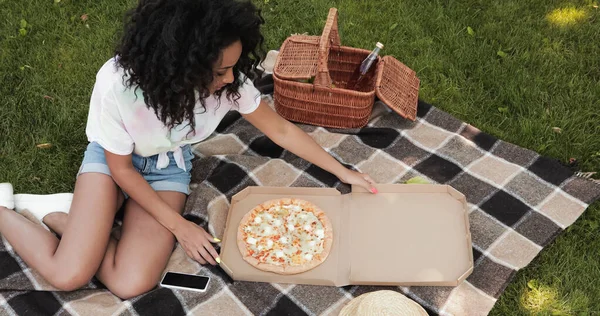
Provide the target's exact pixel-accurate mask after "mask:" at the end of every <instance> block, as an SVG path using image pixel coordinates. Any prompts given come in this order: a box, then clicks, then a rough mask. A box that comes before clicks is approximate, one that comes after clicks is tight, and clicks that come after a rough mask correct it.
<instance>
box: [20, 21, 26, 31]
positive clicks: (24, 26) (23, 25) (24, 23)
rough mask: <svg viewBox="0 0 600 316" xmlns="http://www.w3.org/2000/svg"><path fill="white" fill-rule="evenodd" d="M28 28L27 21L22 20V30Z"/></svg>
mask: <svg viewBox="0 0 600 316" xmlns="http://www.w3.org/2000/svg"><path fill="white" fill-rule="evenodd" d="M26 27H27V21H26V20H25V19H21V28H22V29H24V28H26Z"/></svg>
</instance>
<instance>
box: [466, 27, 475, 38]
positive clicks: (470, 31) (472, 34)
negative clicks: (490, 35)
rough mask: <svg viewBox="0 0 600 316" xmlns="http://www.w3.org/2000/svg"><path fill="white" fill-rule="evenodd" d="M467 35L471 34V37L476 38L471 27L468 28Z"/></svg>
mask: <svg viewBox="0 0 600 316" xmlns="http://www.w3.org/2000/svg"><path fill="white" fill-rule="evenodd" d="M467 33H469V35H471V36H475V31H473V29H472V28H471V27H470V26H467Z"/></svg>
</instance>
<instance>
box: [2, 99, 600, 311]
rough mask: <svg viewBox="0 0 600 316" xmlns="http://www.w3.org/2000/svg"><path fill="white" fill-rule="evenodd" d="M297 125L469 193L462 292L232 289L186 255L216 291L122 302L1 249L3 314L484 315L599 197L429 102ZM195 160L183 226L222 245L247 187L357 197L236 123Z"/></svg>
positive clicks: (354, 155)
mask: <svg viewBox="0 0 600 316" xmlns="http://www.w3.org/2000/svg"><path fill="white" fill-rule="evenodd" d="M267 99H268V100H270V98H268V97H267ZM299 126H300V127H301V128H302V129H304V130H305V131H306V132H308V133H309V134H310V135H311V136H312V137H313V138H314V139H315V140H316V141H317V142H318V143H319V144H320V145H322V146H323V147H324V148H326V149H327V151H329V152H330V153H331V154H332V155H334V156H335V157H336V158H337V159H339V160H340V161H341V162H342V163H344V164H345V165H347V166H349V167H352V168H356V169H359V170H361V171H363V172H366V173H368V174H370V175H371V176H372V177H373V178H374V179H375V180H376V181H377V182H379V183H402V182H404V181H406V180H407V179H410V178H412V177H414V176H421V177H424V178H427V179H429V180H430V181H431V182H434V183H441V184H450V185H451V186H453V187H454V188H456V189H458V190H459V191H461V192H462V193H464V194H465V196H466V197H467V200H468V207H469V213H470V215H469V220H470V229H471V233H472V239H473V253H474V258H475V260H476V261H475V269H474V271H473V273H472V275H471V276H469V278H468V279H467V280H466V281H465V282H463V283H462V284H460V285H459V286H457V287H409V288H407V287H381V286H346V287H341V288H336V287H325V286H306V285H288V284H269V283H253V282H233V280H231V279H230V278H229V277H228V276H227V275H226V274H225V273H224V272H223V271H222V270H221V269H220V268H218V267H211V266H199V265H198V264H196V263H194V262H192V261H191V260H190V259H188V258H187V257H186V255H185V254H184V252H183V251H182V249H181V248H179V247H177V248H176V249H175V251H174V253H173V255H172V257H171V260H170V262H169V265H168V267H167V270H174V271H180V272H188V273H200V274H203V275H209V276H211V277H212V280H211V284H210V287H209V289H208V290H207V292H205V293H195V292H189V291H177V290H175V291H172V290H169V289H160V288H157V289H156V290H154V291H152V292H150V293H147V294H145V295H142V296H140V297H137V298H135V299H132V300H129V301H121V300H119V299H117V298H116V297H115V296H113V295H111V294H110V293H109V292H108V291H106V290H105V289H104V288H103V286H102V285H101V284H99V283H97V282H95V281H93V282H92V283H90V284H89V285H88V286H87V287H86V288H85V289H81V290H78V291H75V292H71V293H65V292H56V291H52V288H51V287H49V286H48V284H47V283H46V282H45V281H44V280H43V279H41V278H40V277H39V275H37V273H36V272H35V271H32V270H30V269H28V268H27V267H26V265H25V264H24V263H23V262H22V261H21V259H20V258H18V256H16V255H15V254H14V253H13V252H12V250H11V248H10V245H8V243H7V242H6V241H5V240H3V243H2V244H0V314H2V315H4V314H7V315H52V314H54V315H115V314H117V315H183V314H201V315H336V314H337V313H338V312H339V311H340V310H341V308H342V307H343V306H344V305H345V304H346V303H347V302H349V301H350V300H351V299H352V298H353V297H356V296H359V295H361V294H363V293H367V292H371V291H375V290H381V289H391V290H395V291H399V292H402V293H404V294H405V295H407V296H408V297H410V298H412V299H413V300H415V301H417V302H418V303H419V304H421V305H422V306H423V307H424V308H425V309H426V310H427V311H428V312H429V313H430V314H433V315H436V314H440V315H486V314H487V313H488V312H489V311H490V310H491V309H492V307H493V306H494V303H495V302H496V300H497V298H498V297H499V296H500V294H501V293H502V292H503V290H504V289H505V287H506V286H507V285H508V283H509V282H510V281H511V280H512V278H513V277H514V275H515V273H516V271H517V270H519V269H521V268H523V267H525V266H527V265H528V264H529V263H530V262H531V260H532V259H533V258H534V257H535V256H536V255H537V254H538V253H539V252H540V251H541V250H542V249H543V247H545V246H546V245H548V243H550V242H551V241H552V240H554V239H555V238H556V236H557V235H558V234H560V233H561V232H562V231H563V230H564V229H565V228H567V227H568V226H569V225H571V224H572V223H573V222H574V221H575V220H576V219H577V218H578V217H579V216H580V215H581V214H582V213H583V212H584V210H585V209H586V208H587V207H588V205H589V204H590V203H592V202H593V201H595V200H596V199H597V198H598V197H599V196H600V185H598V184H597V183H594V182H592V181H590V180H587V179H583V178H580V177H577V176H575V175H574V174H573V172H572V171H571V170H569V169H568V168H566V167H564V166H562V165H560V164H559V163H558V162H556V161H553V160H551V159H549V158H546V157H542V156H539V155H538V154H536V153H535V152H532V151H529V150H526V149H523V148H520V147H518V146H515V145H512V144H510V143H507V142H504V141H502V140H498V139H495V138H494V137H492V136H490V135H487V134H485V133H482V132H480V131H479V130H478V129H476V128H475V127H473V126H471V125H469V124H466V123H463V122H461V121H460V120H458V119H456V118H454V117H452V116H451V115H449V114H447V113H445V112H443V111H441V110H439V109H437V108H435V107H433V106H430V105H428V104H426V103H420V104H419V111H418V119H417V121H416V122H410V121H407V120H404V119H402V118H400V117H399V116H398V115H396V114H395V113H393V112H390V111H389V110H387V109H386V107H385V106H384V105H383V104H381V103H377V104H376V107H375V109H374V113H373V117H372V119H371V121H370V123H369V125H368V127H365V128H362V129H356V130H336V129H325V128H319V127H314V126H309V125H299ZM194 150H195V153H196V154H197V155H198V158H197V159H196V160H195V161H194V169H193V184H192V188H193V192H192V194H191V195H190V197H189V199H188V202H187V205H186V215H185V216H186V217H187V218H188V219H190V220H192V221H195V222H196V223H198V224H200V225H202V226H204V227H206V228H207V229H208V230H209V231H210V232H211V233H213V234H215V235H217V236H222V235H223V231H224V228H225V227H224V226H225V219H226V217H227V212H228V207H229V201H230V199H231V197H232V196H233V195H234V194H235V193H237V192H239V191H240V190H242V189H243V188H245V187H247V186H251V185H265V186H299V187H300V186H302V187H306V186H308V187H335V188H337V189H338V190H340V191H341V192H342V193H348V192H349V191H350V188H349V186H347V185H345V184H342V183H340V182H339V181H338V180H337V179H336V178H335V177H334V176H332V175H331V174H329V173H327V172H324V171H322V170H321V169H319V168H317V167H315V166H314V165H311V164H310V163H308V162H306V161H304V160H302V159H300V158H298V157H296V156H295V155H293V154H291V153H289V152H287V151H285V150H283V149H282V148H280V147H279V146H277V145H276V144H274V143H273V142H271V141H270V140H269V139H267V138H266V137H265V136H263V135H262V134H261V133H260V132H259V131H258V130H256V129H255V128H254V127H253V126H251V125H250V124H249V123H248V122H246V121H245V120H243V119H242V118H241V117H240V116H239V114H236V113H230V114H229V115H228V116H227V117H226V118H225V120H224V121H223V122H222V124H221V125H220V127H219V128H218V130H217V133H215V135H214V136H213V137H212V138H211V139H209V140H207V141H205V142H203V143H200V144H198V145H196V146H195V149H194ZM425 229H426V228H425Z"/></svg>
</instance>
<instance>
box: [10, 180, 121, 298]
mask: <svg viewBox="0 0 600 316" xmlns="http://www.w3.org/2000/svg"><path fill="white" fill-rule="evenodd" d="M116 210H117V186H116V184H115V183H114V181H113V180H112V178H111V177H109V176H107V175H104V174H99V173H85V174H82V175H80V176H79V177H78V179H77V182H76V184H75V192H74V196H73V202H72V204H71V210H70V211H69V217H68V218H69V219H68V222H67V226H66V228H65V229H64V233H63V236H62V239H61V240H60V241H59V240H58V239H57V238H56V237H55V236H54V235H53V234H52V233H50V232H48V231H47V230H45V229H44V228H43V227H41V226H39V225H36V224H34V223H32V222H30V221H29V220H27V219H25V218H24V217H23V216H21V215H20V214H18V213H16V212H14V211H12V210H8V209H6V208H0V234H2V235H3V236H4V237H5V238H6V239H7V240H8V242H9V243H10V244H11V245H12V246H13V249H14V250H15V251H16V253H17V254H18V255H19V256H21V258H23V260H24V261H25V262H26V263H27V264H28V265H29V266H30V267H31V268H33V269H35V270H37V271H38V272H39V273H40V274H41V275H42V276H43V277H44V278H45V279H46V280H47V281H48V282H50V284H52V285H53V286H55V287H56V288H58V289H61V290H74V289H76V288H79V287H81V286H83V285H85V284H86V283H87V282H88V281H89V280H90V279H91V277H92V276H93V275H94V274H95V273H96V271H98V268H99V267H100V263H101V261H102V259H103V257H104V254H105V253H106V248H107V245H108V240H109V235H110V230H111V227H112V223H113V221H114V216H115V213H116Z"/></svg>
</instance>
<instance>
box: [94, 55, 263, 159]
mask: <svg viewBox="0 0 600 316" xmlns="http://www.w3.org/2000/svg"><path fill="white" fill-rule="evenodd" d="M244 78H245V77H244ZM134 90H135V89H133V88H126V87H125V85H124V83H123V71H122V69H121V68H116V66H115V60H114V58H113V59H110V60H108V61H107V62H106V63H105V64H104V65H103V66H102V68H100V70H99V71H98V73H97V75H96V83H95V85H94V90H93V92H92V97H91V100H90V109H89V114H88V121H87V126H86V134H87V137H88V141H90V142H97V143H98V144H100V145H101V146H102V147H103V148H104V149H105V150H107V151H109V152H111V153H114V154H117V155H128V154H131V153H135V154H137V155H139V156H143V157H148V156H153V155H159V157H158V163H157V167H158V168H159V169H161V168H164V167H166V166H167V165H168V163H169V160H168V156H167V155H166V154H167V152H169V151H172V152H173V153H174V156H175V160H176V162H177V165H178V166H179V167H180V168H182V169H184V170H185V163H184V161H183V155H182V152H181V146H182V145H185V144H193V143H198V142H201V141H203V140H205V139H206V138H208V137H209V136H210V135H211V134H212V133H213V132H214V131H215V129H216V128H217V126H218V125H219V123H220V122H221V120H222V119H223V117H224V116H225V114H227V112H229V111H231V110H235V111H238V112H240V113H241V114H248V113H252V112H253V111H254V110H256V109H257V108H258V106H259V103H260V101H261V94H260V92H259V91H258V90H257V89H256V88H255V87H254V85H253V84H252V82H251V81H250V80H249V79H246V80H245V81H244V84H243V85H242V87H241V88H240V90H239V93H240V95H241V97H240V99H238V100H237V103H238V105H236V104H234V103H233V102H231V101H229V100H228V99H227V98H226V97H225V93H223V95H222V97H221V98H220V100H219V99H218V98H217V97H215V96H211V97H208V98H207V99H205V100H204V101H205V106H206V111H203V109H202V107H201V106H200V104H199V103H198V110H197V111H196V116H195V120H196V126H195V132H192V133H190V130H191V127H190V126H189V125H188V124H182V125H179V126H176V127H175V128H173V129H171V130H169V129H167V128H166V127H165V126H164V124H162V122H161V121H160V120H159V119H158V118H157V117H156V115H155V114H154V110H152V109H148V108H147V107H146V104H145V102H144V98H143V96H142V93H141V91H140V90H139V89H138V91H137V92H135V93H134Z"/></svg>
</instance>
